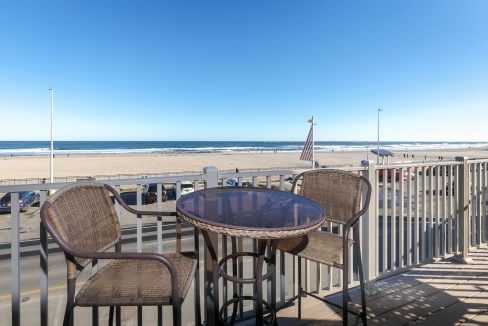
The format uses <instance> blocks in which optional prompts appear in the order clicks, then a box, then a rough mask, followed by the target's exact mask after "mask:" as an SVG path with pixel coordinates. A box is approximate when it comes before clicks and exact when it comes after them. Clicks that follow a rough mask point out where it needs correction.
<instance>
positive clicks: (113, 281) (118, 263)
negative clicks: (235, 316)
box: [75, 252, 197, 306]
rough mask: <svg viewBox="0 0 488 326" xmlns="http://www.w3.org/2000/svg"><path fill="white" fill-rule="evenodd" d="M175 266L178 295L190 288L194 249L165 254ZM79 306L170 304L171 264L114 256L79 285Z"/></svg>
mask: <svg viewBox="0 0 488 326" xmlns="http://www.w3.org/2000/svg"><path fill="white" fill-rule="evenodd" d="M164 256H165V257H166V258H168V260H170V261H171V262H172V263H173V265H174V266H175V269H176V273H177V276H178V287H179V298H180V299H181V300H183V299H184V298H185V296H186V294H187V292H188V289H189V288H190V285H191V281H192V278H193V275H194V273H195V269H196V264H197V260H196V257H195V254H194V253H193V252H183V253H170V254H165V255H164ZM75 304H76V305H78V306H110V305H121V306H135V305H170V304H172V299H171V276H170V272H169V270H168V268H167V267H166V266H165V265H163V264H162V263H160V262H158V261H156V260H151V259H120V260H113V261H111V262H110V263H108V264H107V265H105V266H104V267H103V268H101V269H100V271H98V272H97V273H96V274H95V275H93V276H92V277H91V278H90V279H89V280H88V281H87V282H86V283H85V284H84V285H83V286H82V288H81V289H80V291H79V292H78V294H77V296H76V300H75Z"/></svg>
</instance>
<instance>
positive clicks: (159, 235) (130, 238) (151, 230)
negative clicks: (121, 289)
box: [0, 158, 488, 325]
mask: <svg viewBox="0 0 488 326" xmlns="http://www.w3.org/2000/svg"><path fill="white" fill-rule="evenodd" d="M345 169H348V170H352V171H355V172H356V173H360V174H362V175H364V176H365V177H367V178H368V179H369V180H370V182H371V184H372V188H373V191H372V197H371V203H370V206H369V210H368V211H367V213H366V215H365V216H364V217H363V218H362V219H361V222H360V223H361V229H362V236H361V250H362V256H363V262H364V263H363V268H364V272H365V277H366V280H367V281H369V283H368V289H369V290H370V291H374V290H375V289H374V280H377V279H380V278H383V277H385V276H388V275H391V274H393V273H399V272H402V271H405V270H407V269H409V268H411V267H413V266H417V265H419V264H421V263H425V262H429V261H432V260H436V259H443V258H447V257H451V256H457V257H459V259H460V260H467V253H468V249H469V247H470V246H478V245H481V244H482V243H484V242H486V231H487V223H486V217H487V213H488V212H487V202H488V197H487V186H488V174H487V169H488V160H468V159H465V158H459V160H457V161H453V162H436V163H425V162H424V163H412V164H403V165H397V164H395V165H387V166H386V165H381V166H375V165H366V166H362V167H348V168H345ZM295 173H298V171H297V170H286V169H283V170H260V171H245V172H238V173H236V172H231V171H220V172H219V171H218V170H217V169H215V168H205V169H204V170H203V171H202V173H193V174H191V173H188V174H183V175H165V176H147V177H146V176H141V177H138V178H127V179H109V178H106V179H104V180H99V181H100V182H104V183H107V184H110V185H112V186H114V187H115V189H116V190H117V191H119V192H122V193H123V194H127V193H128V192H127V191H128V190H130V191H131V192H132V195H133V196H132V197H131V198H132V200H133V202H132V203H129V204H133V205H135V206H136V207H137V208H138V209H141V210H142V209H145V207H146V205H144V202H143V190H144V188H143V186H144V185H145V184H149V183H157V184H158V186H157V200H156V202H155V203H154V204H152V205H154V207H151V209H154V208H155V209H158V210H168V209H169V210H173V209H174V201H173V200H169V201H168V202H163V196H162V190H163V185H168V184H174V189H175V199H177V198H178V197H179V196H180V194H181V182H182V181H191V182H192V183H193V185H194V189H195V190H197V189H201V188H202V187H221V186H228V183H227V180H228V179H230V178H234V179H236V180H237V183H238V185H242V184H243V183H244V184H251V185H253V186H263V187H267V188H276V189H280V190H289V189H290V187H291V183H290V182H289V180H290V179H291V178H292V177H293V176H294V174H295ZM67 184H68V183H66V182H60V183H52V184H50V183H37V184H21V185H9V186H0V193H7V192H11V193H12V199H11V202H12V207H11V213H10V233H9V235H8V236H7V234H6V233H3V234H2V237H3V238H4V239H2V240H1V241H2V242H4V243H3V244H1V243H0V250H1V251H2V253H3V254H1V255H0V266H1V270H10V280H9V281H8V282H2V283H1V284H2V288H1V293H0V299H2V300H4V301H8V302H9V304H8V305H1V306H0V308H1V309H2V310H4V311H2V314H1V317H0V324H5V323H6V324H8V323H11V324H12V325H20V323H21V319H22V318H25V316H26V315H25V314H22V313H21V312H23V311H26V310H25V309H26V308H22V305H23V304H24V303H22V302H23V300H24V297H25V293H29V295H30V296H31V297H33V296H38V298H39V303H35V304H36V305H37V308H36V309H34V311H35V310H37V311H38V312H37V313H36V316H32V315H29V316H28V318H29V320H32V321H34V322H33V323H34V324H40V325H49V324H52V323H53V320H52V318H53V310H54V309H55V308H54V307H52V306H50V305H49V302H50V301H49V291H50V288H49V284H50V282H52V279H53V277H54V276H53V277H50V274H49V273H53V274H56V275H57V276H59V274H62V273H64V268H65V265H64V263H62V262H61V260H59V259H55V257H57V255H59V250H58V249H57V246H56V244H55V243H53V241H52V240H51V239H50V238H49V237H48V236H47V234H46V232H45V230H44V229H43V227H42V225H40V223H39V214H38V212H35V213H34V214H32V213H31V214H30V215H29V216H28V217H26V214H25V213H21V212H20V211H19V194H18V193H19V192H20V191H37V192H39V193H40V201H41V203H40V204H41V205H42V204H43V202H44V201H45V200H46V199H47V197H48V193H49V192H50V191H55V190H57V189H60V188H62V187H64V186H66V185H67ZM32 210H35V209H31V211H32ZM116 212H117V214H118V215H119V218H120V219H121V223H122V225H123V227H124V229H123V238H124V239H125V241H126V242H127V243H134V244H135V248H134V249H135V250H137V251H138V252H140V251H149V250H151V251H157V252H159V253H164V252H166V251H173V249H174V248H175V247H180V248H181V246H190V245H191V243H192V242H193V237H192V236H191V234H190V233H192V232H191V228H190V227H189V226H188V225H185V224H182V223H181V222H180V221H176V223H170V222H168V221H165V220H163V218H161V217H158V218H157V219H155V220H146V217H144V219H143V216H136V217H134V218H133V219H132V220H129V218H128V217H126V216H124V215H123V213H122V212H121V209H120V207H119V206H118V205H117V204H116ZM2 218H4V217H3V216H2ZM5 218H6V216H5ZM33 219H34V220H35V222H34V223H32V220H33ZM27 221H28V222H27ZM130 221H135V223H133V222H130ZM127 222H130V223H127ZM22 223H30V224H29V226H30V227H31V230H30V231H29V232H27V233H24V232H21V230H22V231H24V228H25V226H23V225H22ZM32 224H34V226H38V227H39V228H37V229H36V228H35V227H34V228H33V229H34V230H35V231H33V230H32ZM134 224H135V225H134ZM322 229H323V230H324V231H328V232H335V233H340V232H342V230H341V228H340V226H339V225H334V224H331V223H327V224H326V225H324V226H323V228H322ZM0 232H1V230H0ZM0 234H1V233H0ZM26 234H30V236H27V235H26ZM173 235H176V239H175V240H174V242H171V241H172V240H169V238H170V237H171V236H173ZM7 237H9V238H10V239H8V238H7ZM213 240H214V242H215V243H217V244H218V246H217V247H218V253H219V254H220V255H221V256H225V255H227V254H228V251H229V250H230V247H231V245H232V244H231V239H230V238H228V237H225V236H217V235H214V239H213ZM200 241H201V239H200ZM255 245H256V244H255V243H254V241H253V240H251V239H239V240H238V241H237V246H238V248H244V249H246V250H247V249H249V250H252V249H253V248H254V247H255ZM203 247H204V246H203V245H200V248H203ZM202 250H203V249H202ZM350 255H351V261H353V264H351V268H350V270H349V274H350V277H349V279H350V280H351V283H352V285H354V283H355V282H357V264H356V260H355V259H354V257H352V251H351V253H350ZM33 256H36V257H37V256H38V257H39V266H40V268H39V269H37V268H35V267H34V268H33V267H31V265H30V264H27V263H26V264H25V265H23V262H24V261H25V260H27V259H32V257H33ZM50 257H53V258H52V259H49V258H50ZM201 257H203V259H204V260H207V259H208V257H207V256H206V255H205V254H202V255H201ZM8 259H10V263H9V262H8ZM295 261H296V258H295V257H293V256H291V255H289V254H284V253H281V252H280V253H279V254H278V257H277V269H276V271H277V274H278V275H277V278H276V282H277V284H276V289H277V290H276V291H277V293H276V294H275V295H276V297H277V301H278V303H279V304H283V303H284V302H285V301H286V300H287V299H289V298H290V297H293V296H294V295H295V293H296V291H297V284H296V281H295V280H296V277H295V275H296V274H297V265H298V264H296V263H295ZM7 265H8V266H7ZM208 265H211V264H206V266H208ZM248 265H249V264H248ZM248 265H246V264H245V261H242V260H240V261H239V262H238V274H239V275H243V274H245V273H246V272H249V271H247V266H248ZM21 267H22V268H21ZM96 268H97V267H96V266H94V269H96ZM209 268H210V267H209ZM302 268H303V271H302V272H304V275H305V276H306V277H304V280H303V281H304V284H303V287H304V288H305V289H307V290H309V291H317V292H319V293H320V295H328V294H332V293H334V292H337V291H340V289H341V288H340V286H339V285H340V284H341V282H340V277H341V273H339V272H338V271H335V270H334V269H333V268H330V267H327V266H321V265H318V264H315V263H313V262H306V263H305V264H303V266H302ZM32 269H34V270H32ZM201 273H202V277H201V278H200V279H202V280H203V282H205V281H207V279H206V277H208V275H209V274H208V273H206V272H205V270H203V269H202V270H201ZM33 275H36V276H33ZM32 278H34V284H36V283H37V284H38V286H34V289H32V288H29V289H26V288H25V287H22V283H21V281H22V282H25V283H28V284H29V285H30V286H31V287H32V283H33V282H32ZM4 279H5V278H4ZM36 279H37V280H36ZM221 282H222V283H221V286H220V287H219V288H220V289H222V290H221V293H220V296H221V299H222V300H223V301H226V300H227V299H229V298H231V297H232V292H233V289H232V286H228V284H227V282H226V281H223V280H221ZM7 286H10V296H8V295H6V294H5V292H8V288H7ZM200 286H202V284H201V285H200ZM203 288H205V287H203ZM271 288H272V286H271V284H270V282H267V283H266V285H265V289H267V290H265V291H264V294H265V299H266V297H268V298H269V297H270V296H272V295H273V294H272V290H271ZM246 291H252V289H246V288H242V287H241V288H239V292H240V293H242V292H244V294H246ZM207 295H209V294H208V293H204V295H203V296H202V298H200V299H201V300H202V303H203V302H205V301H204V300H205V298H206V296H207ZM33 301H34V300H31V303H28V302H26V303H25V304H31V305H32V304H33V303H32V302H33ZM203 306H204V307H205V311H204V316H202V317H203V319H204V320H206V321H207V324H212V323H213V321H212V320H211V318H212V309H213V308H212V307H211V306H210V305H208V304H207V305H203ZM8 310H9V311H10V312H11V313H10V315H9V314H8ZM251 310H252V306H250V307H246V306H244V307H240V311H239V317H240V318H245V317H246V315H248V314H249V313H250V312H252V311H251ZM50 311H51V313H49V312H50ZM137 313H138V314H142V310H138V312H137ZM93 314H94V315H98V311H95V310H93ZM167 315H168V316H169V315H170V314H169V313H168V314H167ZM140 317H141V319H142V316H140ZM75 318H76V315H75ZM84 319H85V322H86V318H84ZM192 321H193V319H192V318H189V319H188V322H189V323H191V322H192ZM184 322H185V316H184Z"/></svg>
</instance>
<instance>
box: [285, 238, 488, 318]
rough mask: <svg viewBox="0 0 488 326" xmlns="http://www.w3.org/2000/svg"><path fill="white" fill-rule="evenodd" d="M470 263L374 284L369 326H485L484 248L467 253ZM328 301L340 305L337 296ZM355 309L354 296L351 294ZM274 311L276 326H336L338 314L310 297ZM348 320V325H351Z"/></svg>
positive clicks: (437, 265)
mask: <svg viewBox="0 0 488 326" xmlns="http://www.w3.org/2000/svg"><path fill="white" fill-rule="evenodd" d="M470 257H471V258H472V260H473V263H472V264H469V265H467V264H460V263H457V262H455V261H453V260H445V261H439V262H434V263H430V264H425V265H422V266H420V267H417V268H414V269H412V270H410V271H408V272H406V273H403V274H399V275H395V276H392V277H389V278H385V279H383V280H381V281H378V282H377V283H376V284H377V287H378V290H379V292H378V293H377V294H375V295H373V296H370V297H368V298H367V307H368V324H369V325H436V326H441V325H442V326H443V325H458V324H460V325H488V248H486V247H483V248H479V249H474V250H472V252H471V253H470ZM330 299H332V300H333V301H337V302H338V303H339V302H340V300H342V296H341V295H334V296H331V297H330ZM351 299H352V300H353V302H354V303H355V304H359V302H360V301H359V291H358V289H357V288H356V289H354V290H353V291H351ZM296 306H297V305H294V306H291V307H288V308H285V309H282V310H280V311H279V312H278V323H279V325H280V326H289V325H300V326H301V325H307V326H309V325H310V326H312V325H313V326H315V325H341V324H342V318H341V315H340V314H341V312H340V311H338V310H337V309H332V308H331V307H330V306H327V305H326V304H324V303H322V302H321V301H319V300H316V299H313V298H310V297H308V298H304V299H303V301H302V320H298V319H297V318H296V317H297V310H296ZM354 318H355V317H354V316H352V315H351V317H350V319H351V322H350V324H354Z"/></svg>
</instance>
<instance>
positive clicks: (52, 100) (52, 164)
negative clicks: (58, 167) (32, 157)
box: [49, 88, 54, 183]
mask: <svg viewBox="0 0 488 326" xmlns="http://www.w3.org/2000/svg"><path fill="white" fill-rule="evenodd" d="M49 90H50V91H51V159H50V165H51V174H50V180H51V183H53V182H54V140H53V120H54V89H53V88H50V89H49Z"/></svg>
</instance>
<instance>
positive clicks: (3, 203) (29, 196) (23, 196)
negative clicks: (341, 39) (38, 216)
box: [0, 191, 40, 213]
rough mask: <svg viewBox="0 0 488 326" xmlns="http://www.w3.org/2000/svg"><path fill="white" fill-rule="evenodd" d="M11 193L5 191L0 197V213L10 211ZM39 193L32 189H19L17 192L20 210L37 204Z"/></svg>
mask: <svg viewBox="0 0 488 326" xmlns="http://www.w3.org/2000/svg"><path fill="white" fill-rule="evenodd" d="M10 201H11V193H10V192H8V193H6V194H5V195H4V196H3V197H2V198H1V199H0V213H10V207H11V202H10ZM39 202H40V195H39V193H38V192H34V191H21V192H19V208H20V211H21V212H26V211H27V210H28V209H29V207H31V206H33V205H36V204H39Z"/></svg>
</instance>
